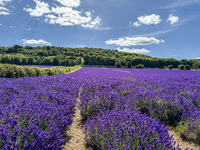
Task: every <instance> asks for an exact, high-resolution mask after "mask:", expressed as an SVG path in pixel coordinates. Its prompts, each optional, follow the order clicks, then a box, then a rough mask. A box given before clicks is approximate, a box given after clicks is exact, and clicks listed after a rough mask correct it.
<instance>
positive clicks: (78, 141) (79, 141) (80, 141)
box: [63, 87, 88, 150]
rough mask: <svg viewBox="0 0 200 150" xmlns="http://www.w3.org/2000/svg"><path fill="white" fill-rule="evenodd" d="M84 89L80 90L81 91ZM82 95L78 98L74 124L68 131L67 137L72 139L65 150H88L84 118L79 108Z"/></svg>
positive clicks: (65, 146)
mask: <svg viewBox="0 0 200 150" xmlns="http://www.w3.org/2000/svg"><path fill="white" fill-rule="evenodd" d="M81 89H82V87H81V88H80V91H81ZM80 93H81V92H79V95H78V98H77V103H76V107H75V108H74V109H75V114H74V117H73V123H72V124H71V125H70V126H69V129H68V130H67V136H69V137H70V139H69V141H68V142H67V143H66V144H65V145H64V148H63V150H88V149H87V148H86V142H85V135H84V133H83V132H84V130H83V128H82V123H81V120H82V117H81V113H80V110H79V108H78V105H79V102H80Z"/></svg>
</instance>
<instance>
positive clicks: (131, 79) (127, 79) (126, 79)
mask: <svg viewBox="0 0 200 150" xmlns="http://www.w3.org/2000/svg"><path fill="white" fill-rule="evenodd" d="M122 80H124V81H136V79H135V78H131V77H125V78H123V79H122Z"/></svg>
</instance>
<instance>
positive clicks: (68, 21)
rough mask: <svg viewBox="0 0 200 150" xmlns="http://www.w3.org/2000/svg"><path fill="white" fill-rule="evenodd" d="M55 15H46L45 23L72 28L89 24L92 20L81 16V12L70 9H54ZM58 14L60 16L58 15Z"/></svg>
mask: <svg viewBox="0 0 200 150" xmlns="http://www.w3.org/2000/svg"><path fill="white" fill-rule="evenodd" d="M52 12H53V13H55V14H53V15H52V14H48V15H46V16H45V17H46V19H45V21H46V22H48V23H50V24H60V25H61V26H72V25H80V24H84V23H89V22H90V21H91V20H92V18H91V17H84V16H81V15H80V14H81V12H79V11H76V10H73V9H72V8H69V7H56V8H52ZM57 14H58V15H57Z"/></svg>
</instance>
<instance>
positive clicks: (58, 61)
mask: <svg viewBox="0 0 200 150" xmlns="http://www.w3.org/2000/svg"><path fill="white" fill-rule="evenodd" d="M60 64H61V61H60V58H58V57H55V58H54V59H53V65H55V66H59V65H60Z"/></svg>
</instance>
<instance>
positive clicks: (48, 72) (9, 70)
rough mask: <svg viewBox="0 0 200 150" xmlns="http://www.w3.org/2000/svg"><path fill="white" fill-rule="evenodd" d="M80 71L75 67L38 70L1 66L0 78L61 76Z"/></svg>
mask: <svg viewBox="0 0 200 150" xmlns="http://www.w3.org/2000/svg"><path fill="white" fill-rule="evenodd" d="M77 69H80V67H79V68H77V67H76V66H75V67H63V68H61V69H59V68H58V69H57V68H54V67H52V68H38V67H19V66H17V65H10V64H0V77H3V78H20V77H34V76H54V75H59V74H65V73H69V72H71V71H74V70H77Z"/></svg>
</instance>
